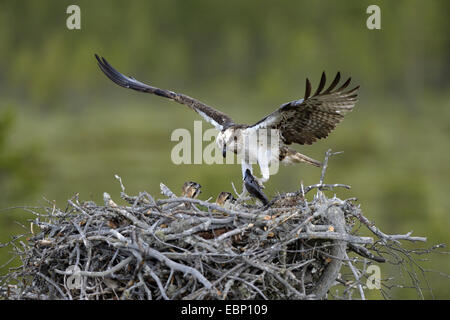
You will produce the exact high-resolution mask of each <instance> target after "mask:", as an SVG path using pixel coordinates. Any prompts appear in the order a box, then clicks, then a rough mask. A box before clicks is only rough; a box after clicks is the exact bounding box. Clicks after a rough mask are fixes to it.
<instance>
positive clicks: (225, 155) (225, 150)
mask: <svg viewBox="0 0 450 320" xmlns="http://www.w3.org/2000/svg"><path fill="white" fill-rule="evenodd" d="M222 156H223V157H224V158H226V157H227V145H226V144H225V143H224V144H223V149H222Z"/></svg>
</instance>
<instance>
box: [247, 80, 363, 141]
mask: <svg viewBox="0 0 450 320" xmlns="http://www.w3.org/2000/svg"><path fill="white" fill-rule="evenodd" d="M340 78H341V75H340V73H339V72H338V73H337V74H336V77H335V78H334V80H333V82H332V83H331V85H330V86H329V87H328V89H326V90H325V91H322V90H323V89H324V87H325V82H326V77H325V72H324V73H322V78H321V79H320V83H319V87H318V88H317V90H316V92H315V93H314V94H313V95H312V96H310V94H311V83H310V82H309V80H308V79H306V91H305V97H304V98H303V99H300V100H295V101H291V102H288V103H285V104H283V105H282V106H281V107H280V108H278V109H277V110H275V111H274V112H272V113H271V114H269V115H268V116H267V117H265V118H263V119H262V120H260V121H259V122H257V123H256V124H254V125H253V126H251V127H250V128H253V129H259V128H267V129H279V130H280V135H281V138H282V140H283V142H284V143H285V144H291V143H299V144H312V143H313V142H315V141H316V140H317V139H322V138H325V137H327V136H328V134H329V133H330V132H331V131H333V129H334V128H335V127H336V125H337V124H338V123H339V122H341V121H342V119H343V118H344V115H345V114H346V113H348V112H350V111H351V110H352V109H353V107H354V106H355V104H356V102H357V95H358V94H357V92H358V89H359V86H357V87H355V88H353V89H351V90H347V91H346V90H345V89H346V88H347V87H348V85H349V84H350V81H351V78H349V79H348V80H347V81H346V82H345V83H344V84H343V85H342V86H341V87H339V88H338V89H335V88H336V86H337V84H338V83H339V80H340Z"/></svg>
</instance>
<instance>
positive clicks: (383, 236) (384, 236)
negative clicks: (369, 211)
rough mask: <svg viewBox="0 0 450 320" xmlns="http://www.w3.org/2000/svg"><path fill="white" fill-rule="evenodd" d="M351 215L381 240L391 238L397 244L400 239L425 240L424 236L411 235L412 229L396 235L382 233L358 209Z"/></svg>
mask: <svg viewBox="0 0 450 320" xmlns="http://www.w3.org/2000/svg"><path fill="white" fill-rule="evenodd" d="M352 215H353V216H355V217H357V218H358V219H359V221H361V222H362V223H363V224H364V225H365V226H366V227H367V228H368V229H369V230H370V231H372V233H374V234H375V235H377V236H378V237H379V238H380V239H382V240H383V241H386V240H391V241H393V242H395V243H397V244H400V241H398V240H408V241H412V242H414V241H421V242H426V241H427V238H426V237H411V234H412V231H410V232H408V233H407V234H397V235H388V234H385V233H383V232H382V231H381V230H380V229H378V228H377V227H376V226H375V225H374V224H373V223H372V222H370V221H369V219H367V218H366V217H365V216H363V214H362V213H361V211H360V210H359V209H357V212H356V213H352Z"/></svg>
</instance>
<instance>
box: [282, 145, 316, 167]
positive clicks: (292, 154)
mask: <svg viewBox="0 0 450 320" xmlns="http://www.w3.org/2000/svg"><path fill="white" fill-rule="evenodd" d="M283 151H285V153H284V157H283V158H282V159H280V160H281V162H282V163H284V164H293V163H300V162H303V163H308V164H310V165H313V166H315V167H319V168H320V167H322V162H320V161H317V160H314V159H313V158H310V157H308V156H305V155H304V154H301V153H300V152H297V151H295V150H292V149H289V148H286V150H283Z"/></svg>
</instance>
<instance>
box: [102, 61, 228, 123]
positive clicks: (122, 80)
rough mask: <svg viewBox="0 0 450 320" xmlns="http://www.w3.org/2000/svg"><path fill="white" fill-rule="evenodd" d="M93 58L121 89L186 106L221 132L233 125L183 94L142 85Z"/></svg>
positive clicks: (224, 115)
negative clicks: (162, 98) (158, 97)
mask: <svg viewBox="0 0 450 320" xmlns="http://www.w3.org/2000/svg"><path fill="white" fill-rule="evenodd" d="M95 58H96V59H97V61H98V66H99V67H100V69H101V70H102V71H103V73H104V74H105V75H106V76H107V77H108V78H109V79H111V80H112V81H113V82H115V83H116V84H118V85H119V86H121V87H124V88H129V89H133V90H136V91H141V92H147V93H153V94H156V95H158V96H161V97H164V98H168V99H171V100H173V101H176V102H178V103H181V104H184V105H187V106H188V107H189V108H191V109H192V110H194V111H195V112H197V113H198V114H199V115H201V116H202V117H203V119H205V120H206V121H208V122H209V123H211V124H212V125H213V126H214V127H216V129H217V130H222V129H223V128H224V127H226V126H229V125H231V124H233V120H232V119H231V118H230V117H229V116H227V115H226V114H224V113H222V112H220V111H218V110H216V109H214V108H212V107H210V106H208V105H206V104H204V103H203V102H200V101H198V100H196V99H194V98H191V97H189V96H186V95H184V94H179V93H175V92H173V91H169V90H163V89H159V88H156V87H152V86H149V85H146V84H145V83H142V82H140V81H138V80H136V79H134V78H132V77H127V76H125V75H123V74H121V73H120V72H119V71H117V70H116V69H114V68H113V67H112V66H111V65H110V64H109V63H108V61H106V59H105V58H103V57H102V58H100V57H99V56H98V55H95Z"/></svg>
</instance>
